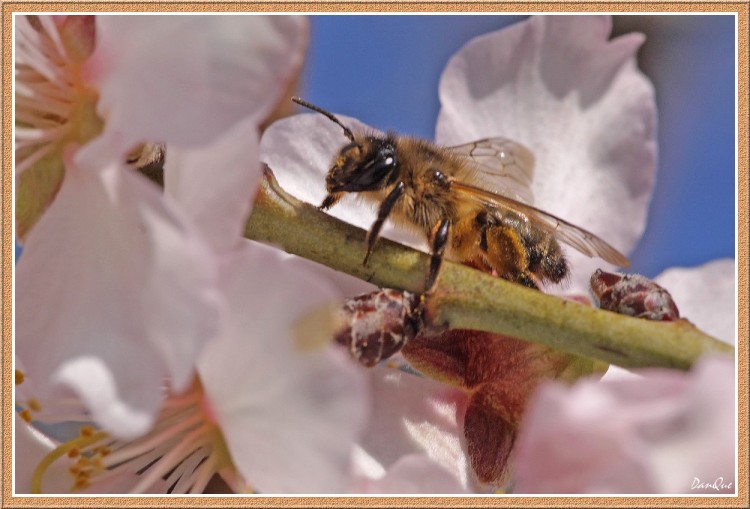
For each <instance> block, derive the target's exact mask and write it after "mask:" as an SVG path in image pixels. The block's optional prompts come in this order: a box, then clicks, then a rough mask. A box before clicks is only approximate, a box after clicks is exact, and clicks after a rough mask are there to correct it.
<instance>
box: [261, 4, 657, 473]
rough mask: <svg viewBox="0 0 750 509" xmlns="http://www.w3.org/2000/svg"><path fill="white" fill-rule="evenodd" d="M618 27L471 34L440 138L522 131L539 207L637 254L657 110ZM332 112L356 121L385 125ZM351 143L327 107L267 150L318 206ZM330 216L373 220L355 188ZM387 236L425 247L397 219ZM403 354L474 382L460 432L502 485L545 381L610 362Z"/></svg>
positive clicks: (467, 345) (289, 122) (462, 342)
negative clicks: (529, 405)
mask: <svg viewBox="0 0 750 509" xmlns="http://www.w3.org/2000/svg"><path fill="white" fill-rule="evenodd" d="M610 30H611V20H610V18H609V17H606V16H560V17H556V16H538V17H532V18H531V19H530V20H528V21H526V22H522V23H518V24H516V25H513V26H511V27H509V28H506V29H504V30H501V31H498V32H493V33H490V34H487V35H485V36H481V37H478V38H476V39H474V40H472V41H470V42H469V43H467V44H466V45H465V46H464V47H463V48H462V49H461V50H460V51H459V52H458V53H457V54H456V55H454V56H453V57H452V58H451V60H450V61H449V62H448V65H447V67H446V69H445V70H444V71H443V74H442V77H441V81H440V90H439V94H440V100H441V111H440V116H439V118H438V123H437V128H436V142H437V143H438V144H440V145H445V146H452V145H458V144H462V143H467V142H470V141H473V140H477V139H481V138H487V137H492V136H504V137H508V138H511V139H514V140H517V141H520V142H521V143H523V144H524V145H526V146H527V147H529V148H530V149H531V151H532V152H533V153H534V155H535V158H536V169H535V177H534V181H533V184H532V189H531V190H532V192H533V194H534V195H535V198H536V200H535V205H536V206H538V207H541V208H542V209H544V210H547V211H549V212H551V213H553V214H555V215H559V216H560V217H563V218H565V219H566V220H570V221H571V222H573V223H574V224H578V225H581V226H583V227H585V228H586V229H588V230H591V231H592V232H594V233H596V234H598V235H600V236H601V237H602V238H604V239H606V240H607V241H608V242H610V243H612V244H613V245H614V246H615V247H617V248H618V249H619V250H621V251H623V252H628V251H629V250H631V249H632V248H633V247H634V246H635V243H636V242H637V240H638V238H639V236H640V234H641V233H642V231H643V229H644V225H645V219H646V205H647V203H648V199H649V197H650V194H651V189H652V185H653V179H654V171H655V156H656V143H655V119H656V109H655V103H654V93H653V87H652V85H651V83H650V82H649V81H648V80H647V79H646V78H645V76H643V74H641V73H640V72H639V71H638V70H637V67H636V62H635V54H636V51H637V49H638V47H639V46H640V45H641V44H642V42H643V36H642V35H640V34H627V35H624V36H621V37H618V38H616V39H613V40H609V34H610ZM320 106H322V107H325V105H320ZM336 115H337V117H338V118H339V120H341V122H342V123H343V124H344V125H346V126H347V127H349V128H350V129H352V130H354V131H361V130H367V131H370V132H375V133H377V132H378V131H376V130H374V129H372V128H370V127H368V126H365V125H363V124H361V123H360V122H358V121H356V120H355V119H352V118H350V117H347V116H345V115H338V114H336ZM345 143H346V138H345V137H344V135H343V133H342V131H341V128H340V127H339V126H337V125H336V124H334V123H333V122H331V121H330V120H328V119H326V118H325V117H324V116H322V115H319V114H305V115H297V116H295V117H291V118H288V119H284V120H281V121H279V122H276V123H275V124H273V125H272V126H271V127H270V128H269V129H268V130H267V131H266V133H265V134H264V136H263V138H262V140H261V158H262V160H264V161H265V162H266V163H267V164H268V165H269V166H270V167H271V168H272V169H273V170H274V171H275V173H276V176H277V178H278V181H279V183H280V185H281V186H282V187H283V188H284V189H285V190H286V191H287V192H289V193H290V194H292V195H294V196H296V197H298V198H300V199H302V200H305V201H308V202H310V203H313V204H315V205H319V204H320V203H321V202H322V200H323V198H324V197H325V188H324V182H325V172H326V171H327V170H328V168H329V167H330V165H331V161H332V158H333V156H334V155H335V154H336V153H337V151H338V150H339V149H340V147H342V146H343V145H344V144H345ZM621 210H628V214H627V215H623V214H619V213H618V211H621ZM331 214H332V215H334V216H336V217H339V218H341V219H343V220H345V221H348V222H350V223H353V224H355V225H357V226H360V227H362V228H365V229H368V228H369V227H370V225H371V224H372V222H373V221H374V218H375V214H374V211H371V210H369V209H367V208H366V207H364V206H363V205H362V203H360V202H359V201H358V200H357V199H356V197H355V196H351V195H347V196H346V197H345V198H344V199H343V200H342V201H341V202H340V203H339V204H337V205H336V207H333V208H332V209H331ZM383 235H384V236H387V237H390V238H393V239H395V240H399V241H403V242H406V243H409V244H411V245H416V246H419V247H421V248H422V249H425V248H426V246H425V243H424V241H423V240H422V239H418V238H416V237H415V236H414V235H413V234H412V233H411V232H405V231H403V230H400V229H395V228H394V227H393V226H391V225H386V227H385V228H384V229H383ZM376 249H377V247H376ZM567 254H568V255H569V257H570V260H571V266H572V275H571V276H570V279H571V283H570V286H569V287H568V290H569V291H574V292H579V293H580V292H582V291H584V289H585V288H587V281H588V278H589V276H590V272H591V271H592V270H593V269H590V267H593V266H594V264H596V265H600V264H601V261H600V260H587V259H585V257H584V256H582V255H579V254H577V253H575V252H574V251H573V250H572V249H569V250H567ZM437 291H439V288H438V290H437ZM403 353H404V355H405V356H406V358H407V359H408V360H409V362H410V363H411V364H412V365H413V366H415V367H416V368H417V369H419V370H420V371H421V372H423V373H425V374H428V375H429V376H431V377H434V378H435V379H437V380H440V381H441V382H443V383H448V384H451V385H454V386H456V387H458V388H460V389H461V390H463V391H464V392H465V397H466V398H467V400H466V410H465V411H464V412H463V416H462V421H463V427H464V429H463V433H462V437H461V441H462V444H463V447H464V448H465V450H466V451H467V454H468V457H469V458H470V462H471V465H472V470H473V475H476V476H477V477H478V480H479V481H480V482H481V483H488V484H489V485H490V486H495V487H503V486H505V484H506V483H507V482H508V481H509V477H508V475H509V470H508V466H509V465H510V462H511V460H512V453H513V446H514V442H515V437H516V434H517V430H518V426H519V425H520V419H521V416H522V415H523V412H524V409H525V405H526V402H527V401H528V399H529V398H530V396H531V394H533V392H534V390H535V389H536V388H537V386H538V385H539V384H540V383H541V382H542V381H543V380H545V379H547V378H556V377H563V378H565V379H574V378H575V377H577V376H580V375H584V374H589V373H592V372H593V371H596V370H598V369H600V368H599V367H598V366H597V365H596V364H595V363H592V362H591V361H585V360H581V359H577V358H575V357H574V356H571V355H568V354H565V353H562V352H557V351H554V350H552V349H549V348H546V347H541V346H539V345H532V344H529V343H526V342H523V341H520V340H517V339H514V338H505V337H501V336H493V335H491V334H485V333H476V332H472V331H448V332H447V333H445V334H443V335H440V336H430V337H425V336H422V337H419V336H418V337H417V338H416V340H415V341H412V343H410V344H409V345H407V346H406V347H405V349H404V351H403Z"/></svg>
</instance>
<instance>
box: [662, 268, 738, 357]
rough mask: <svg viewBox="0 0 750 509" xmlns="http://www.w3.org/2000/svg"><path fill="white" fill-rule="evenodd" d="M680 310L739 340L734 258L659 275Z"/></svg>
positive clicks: (701, 324)
mask: <svg viewBox="0 0 750 509" xmlns="http://www.w3.org/2000/svg"><path fill="white" fill-rule="evenodd" d="M656 282H657V283H659V284H660V285H661V286H663V287H664V288H666V290H667V291H668V292H669V293H670V295H672V299H673V300H674V302H675V304H677V309H679V310H680V317H682V318H687V319H688V320H690V321H691V322H693V323H694V324H695V325H696V326H697V327H699V328H700V329H702V330H704V331H706V332H707V333H709V334H711V335H713V336H715V337H716V338H718V339H721V340H722V341H726V342H727V343H732V344H737V342H736V338H737V326H736V323H735V321H736V318H737V311H736V307H735V295H736V291H737V290H736V285H735V263H734V260H729V259H723V260H714V261H712V262H709V263H707V264H705V265H702V266H700V267H695V268H689V269H688V268H672V269H669V270H666V271H664V272H663V273H661V274H660V275H659V276H657V278H656Z"/></svg>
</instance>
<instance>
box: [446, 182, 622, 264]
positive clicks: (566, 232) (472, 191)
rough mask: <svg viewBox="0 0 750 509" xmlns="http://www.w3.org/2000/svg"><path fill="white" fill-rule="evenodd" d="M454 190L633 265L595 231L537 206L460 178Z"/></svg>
mask: <svg viewBox="0 0 750 509" xmlns="http://www.w3.org/2000/svg"><path fill="white" fill-rule="evenodd" d="M451 189H454V190H456V191H458V192H460V193H464V194H465V195H466V196H469V197H471V198H472V199H475V200H478V201H480V202H482V203H484V204H486V205H489V206H491V207H495V208H500V209H505V210H510V211H512V212H514V213H515V214H518V215H520V216H521V217H523V218H524V219H526V220H527V221H529V222H531V223H532V224H533V225H534V226H536V227H537V228H539V229H541V230H544V231H546V232H548V233H550V234H551V235H552V236H554V237H555V238H556V239H558V240H560V241H562V242H565V243H566V244H568V245H570V246H572V247H574V248H576V249H577V250H578V251H580V252H581V253H583V254H585V255H588V256H591V257H594V256H598V257H599V258H601V259H602V260H605V261H607V262H610V263H613V264H615V265H618V266H620V267H628V266H629V265H630V261H628V259H627V258H626V257H625V255H623V254H622V253H620V252H619V251H618V250H617V249H615V248H614V247H612V246H610V245H609V244H607V243H606V242H605V241H603V240H602V239H600V238H599V237H597V236H596V235H594V234H593V233H591V232H589V231H587V230H584V229H583V228H579V227H578V226H576V225H574V224H571V223H569V222H567V221H565V220H564V219H560V218H559V217H556V216H553V215H552V214H549V213H547V212H544V211H543V210H539V209H538V208H536V207H532V206H531V205H527V204H525V203H521V202H520V201H517V200H514V199H512V198H508V197H507V196H502V195H498V194H495V193H493V192H491V191H487V190H485V189H482V188H479V187H476V186H473V185H470V184H465V183H463V182H459V181H457V180H453V181H451Z"/></svg>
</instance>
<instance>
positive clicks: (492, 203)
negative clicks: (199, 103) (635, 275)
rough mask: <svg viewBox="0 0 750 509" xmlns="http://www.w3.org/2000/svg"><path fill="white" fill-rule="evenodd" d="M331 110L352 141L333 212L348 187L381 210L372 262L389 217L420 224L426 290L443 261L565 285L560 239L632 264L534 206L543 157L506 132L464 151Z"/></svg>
mask: <svg viewBox="0 0 750 509" xmlns="http://www.w3.org/2000/svg"><path fill="white" fill-rule="evenodd" d="M292 100H293V101H294V102H296V103H298V104H300V105H302V106H304V107H306V108H309V109H311V110H313V111H317V112H318V113H321V114H323V115H325V116H326V117H327V118H328V119H330V120H331V121H333V122H334V123H336V124H338V125H339V126H340V127H341V128H342V129H343V131H344V135H345V136H346V137H347V138H348V139H349V143H348V144H347V145H344V146H343V147H341V148H340V149H339V152H338V155H336V157H335V158H334V160H333V163H332V165H331V168H330V169H329V170H328V173H327V175H326V191H327V193H328V194H327V195H326V197H325V199H324V200H323V203H322V204H321V205H320V208H321V209H323V210H326V209H328V208H330V207H332V206H333V205H335V204H336V203H337V202H338V201H339V200H340V199H341V197H342V196H344V195H345V194H346V193H356V194H357V195H358V196H359V197H361V198H363V199H364V200H366V201H369V202H371V203H373V204H375V205H376V206H377V218H376V219H375V221H374V222H373V224H372V227H371V228H370V231H369V232H368V234H367V237H366V249H367V250H366V254H365V257H364V261H363V263H364V264H367V260H368V258H369V256H370V254H371V252H372V250H373V248H374V246H375V242H376V241H377V239H378V236H379V234H380V230H381V228H382V226H383V223H384V222H385V221H386V219H391V220H392V221H394V222H395V223H396V224H398V225H401V226H404V227H407V228H410V229H412V230H416V231H417V232H418V233H419V234H421V235H422V236H424V237H425V238H426V239H427V241H428V243H429V245H430V251H431V258H430V267H429V270H428V274H427V278H426V281H425V291H426V292H427V291H430V290H431V289H432V286H433V284H434V283H435V281H436V278H437V274H438V270H439V268H440V265H441V263H442V259H443V257H446V258H448V259H450V260H453V261H458V262H461V263H464V264H466V265H470V266H473V267H475V268H478V269H480V270H483V271H485V272H489V273H492V274H494V275H497V276H499V277H502V278H504V279H508V280H510V281H514V282H517V283H520V284H523V285H526V286H529V287H531V288H539V283H540V282H546V281H551V282H554V283H557V282H560V281H561V280H563V279H564V278H565V276H566V275H567V274H568V264H567V261H566V260H565V257H564V255H563V252H562V249H561V247H560V244H559V243H558V241H560V240H561V241H563V242H565V243H567V244H569V245H571V246H573V247H575V248H576V249H578V250H579V251H581V252H582V253H584V254H586V255H588V256H600V257H602V258H604V259H605V260H606V261H609V262H611V263H614V264H617V265H621V266H627V264H628V260H627V258H625V256H623V255H622V254H621V253H620V252H618V251H617V250H616V249H615V248H613V247H612V246H610V245H609V244H607V243H606V242H604V241H603V240H601V239H600V238H598V237H597V236H596V235H594V234H592V233H590V232H588V231H586V230H584V229H582V228H579V227H577V226H575V225H573V224H571V223H568V222H567V221H565V220H563V219H560V218H559V217H556V216H553V215H552V214H549V213H547V212H544V211H543V210H540V209H537V208H535V207H533V206H531V205H529V202H530V199H531V190H530V184H531V178H532V172H533V164H534V156H533V155H532V153H531V152H530V151H529V150H528V149H527V148H526V147H524V146H523V145H521V144H519V143H516V142H513V141H511V140H508V139H506V138H486V139H483V140H479V141H476V142H473V143H468V144H465V145H459V146H456V147H439V146H437V145H435V144H433V143H431V142H429V141H426V140H422V139H419V138H414V137H409V136H398V135H396V134H394V133H387V134H385V135H383V134H377V133H366V132H365V133H354V132H352V131H351V130H350V129H349V128H348V127H346V126H345V125H344V124H342V123H341V122H340V121H339V119H338V118H336V117H335V116H334V115H333V114H332V113H330V112H328V111H326V110H323V109H321V108H319V107H317V106H315V105H313V104H310V103H308V102H306V101H303V100H302V99H299V98H296V97H295V98H293V99H292Z"/></svg>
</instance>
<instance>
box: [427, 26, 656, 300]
mask: <svg viewBox="0 0 750 509" xmlns="http://www.w3.org/2000/svg"><path fill="white" fill-rule="evenodd" d="M610 28H611V20H610V18H609V17H601V16H598V17H597V16H535V17H532V18H531V19H530V20H528V21H527V22H523V23H519V24H517V25H514V26H511V27H509V28H506V29H504V30H501V31H498V32H494V33H491V34H489V35H485V36H481V37H478V38H476V39H474V40H472V41H470V42H469V43H468V44H466V46H464V47H463V48H462V49H461V50H460V51H459V52H458V53H457V54H456V55H455V56H454V57H453V58H452V59H451V61H450V62H449V63H448V66H447V67H446V69H445V71H444V73H443V75H442V78H441V82H440V100H441V105H442V108H441V111H440V115H439V118H438V124H437V130H436V132H437V135H436V138H437V141H439V142H440V143H444V144H449V145H450V144H458V143H464V142H468V141H472V140H474V139H480V138H485V137H488V136H506V137H508V138H511V139H514V140H516V141H519V142H521V143H523V144H525V145H526V146H528V147H529V148H530V149H531V150H532V152H533V153H534V155H535V156H536V171H535V180H534V183H533V186H532V189H533V192H534V196H535V197H536V202H535V204H536V206H538V207H540V208H542V209H544V210H546V211H548V212H551V213H552V214H555V215H557V216H559V217H561V218H563V219H565V220H567V221H570V222H572V223H573V224H576V225H578V226H580V227H583V228H585V229H587V230H590V231H592V232H593V233H595V234H597V235H598V236H600V237H602V238H603V239H605V240H606V241H608V242H609V243H610V244H612V245H614V246H615V247H616V248H618V249H619V250H621V251H623V252H625V253H626V254H627V252H628V251H630V250H631V249H632V248H633V247H634V245H635V243H636V241H637V240H638V238H639V237H640V235H641V233H642V231H643V228H644V226H645V219H646V212H647V210H646V209H647V204H648V200H649V197H650V195H651V189H652V185H653V179H654V169H655V158H656V143H655V123H656V109H655V103H654V92H653V87H652V85H651V83H650V82H649V81H648V80H647V79H646V78H645V77H644V76H643V74H641V73H640V72H639V71H638V69H637V67H636V62H635V53H636V51H637V49H638V47H639V46H640V45H641V43H642V42H643V36H642V35H640V34H628V35H625V36H622V37H618V38H617V39H614V40H612V41H608V40H607V39H608V36H609V33H610ZM567 253H569V254H570V258H571V261H572V262H573V265H574V274H573V277H572V283H573V288H574V289H578V290H582V289H584V288H586V284H587V280H588V278H589V276H590V274H591V273H592V272H593V270H594V268H595V267H600V266H602V267H604V266H606V264H604V263H603V262H602V261H601V260H590V259H587V258H586V257H585V256H583V255H579V254H578V253H577V252H575V250H573V249H567Z"/></svg>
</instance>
